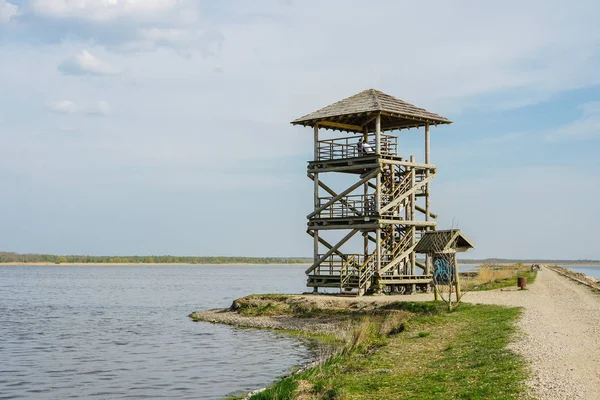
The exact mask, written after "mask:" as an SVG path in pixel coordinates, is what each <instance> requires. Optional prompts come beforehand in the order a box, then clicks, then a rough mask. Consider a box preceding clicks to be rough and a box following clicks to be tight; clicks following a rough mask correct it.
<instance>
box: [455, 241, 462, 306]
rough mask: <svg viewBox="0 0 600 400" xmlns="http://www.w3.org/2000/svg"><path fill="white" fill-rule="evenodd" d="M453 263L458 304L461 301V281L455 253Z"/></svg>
mask: <svg viewBox="0 0 600 400" xmlns="http://www.w3.org/2000/svg"><path fill="white" fill-rule="evenodd" d="M453 262H454V282H456V302H458V301H459V300H460V296H461V294H460V280H459V278H458V276H459V275H458V260H457V257H456V252H454V255H453Z"/></svg>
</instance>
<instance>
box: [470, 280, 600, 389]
mask: <svg viewBox="0 0 600 400" xmlns="http://www.w3.org/2000/svg"><path fill="white" fill-rule="evenodd" d="M464 300H465V301H468V302H471V303H485V304H500V305H507V306H520V307H523V308H524V311H523V317H522V318H521V320H520V321H519V327H520V328H521V331H522V332H523V334H522V335H521V337H519V338H518V340H517V341H516V342H515V343H513V345H512V347H513V349H514V350H516V351H517V352H518V353H520V354H522V355H523V356H524V357H525V358H527V359H528V360H530V361H531V368H532V372H533V377H532V379H531V382H530V386H531V387H532V389H533V394H534V395H535V396H536V397H537V398H539V399H543V400H545V399H590V400H596V399H600V295H598V294H594V293H593V292H592V291H591V290H590V289H588V288H587V287H585V286H582V285H579V284H577V283H574V282H572V281H570V280H568V279H567V278H564V277H562V276H560V275H558V274H557V273H556V272H554V271H551V270H549V269H546V268H544V269H543V270H542V271H540V272H539V273H538V277H537V279H536V281H535V284H533V285H531V286H530V287H529V290H527V291H518V290H511V291H490V292H472V293H468V294H466V295H465V297H464Z"/></svg>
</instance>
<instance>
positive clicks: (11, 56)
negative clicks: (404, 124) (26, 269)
mask: <svg viewBox="0 0 600 400" xmlns="http://www.w3.org/2000/svg"><path fill="white" fill-rule="evenodd" d="M598 15H600V3H599V2H597V0H579V1H577V2H572V1H556V0H543V1H538V0H528V1H522V0H521V1H512V0H507V1H503V2H487V1H486V2H483V1H475V0H473V1H462V0H456V1H452V2H449V1H441V0H440V1H429V2H423V1H378V0H371V1H352V2H349V1H347V0H339V1H310V0H306V1H299V0H287V1H284V0H279V1H277V0H273V1H262V0H253V1H241V0H238V1H236V0H231V1H201V0H137V1H136V0H31V1H25V0H22V1H18V0H8V1H7V0H0V188H1V190H0V251H2V250H3V251H15V252H22V253H52V254H90V255H118V254H121V255H135V254H137V255H151V254H176V255H206V256H212V255H239V256H242V255H244V256H310V255H311V254H312V249H311V246H312V239H311V238H310V237H309V236H308V235H307V234H306V215H307V214H308V213H309V212H310V211H311V207H312V182H311V181H310V180H309V179H308V178H307V177H306V162H307V161H308V160H309V159H310V158H311V157H312V152H313V144H312V140H313V135H312V130H311V129H310V128H302V127H296V126H291V125H290V123H289V122H290V121H292V120H293V119H295V118H297V117H300V116H302V115H305V114H307V113H309V112H312V111H314V110H317V109H319V108H321V107H324V106H326V105H328V104H330V103H333V102H335V101H337V100H340V99H342V98H345V97H348V96H351V95H353V94H355V93H357V92H360V91H362V90H364V89H369V88H375V89H378V90H381V91H384V92H386V93H388V94H391V95H393V96H396V97H398V98H401V99H404V100H406V101H408V102H409V103H412V104H415V105H417V106H420V107H423V108H426V109H428V110H430V111H433V112H436V113H438V114H441V115H443V116H445V117H446V118H449V119H451V120H452V121H454V123H453V124H452V125H449V126H440V127H436V128H432V133H431V135H432V137H431V140H432V143H431V157H432V162H433V163H434V164H436V165H437V167H438V174H437V176H436V178H435V179H434V181H433V182H432V200H431V204H432V210H433V211H434V212H435V213H437V214H439V216H440V217H439V219H438V228H439V229H444V228H450V227H458V228H460V229H462V231H463V233H464V234H465V235H466V236H467V237H469V238H470V239H471V240H472V241H473V242H474V243H475V245H476V249H474V250H472V251H470V252H469V253H467V255H465V256H466V257H470V258H485V257H502V258H545V259H550V258H553V259H556V258H560V259H600V245H598V239H599V235H598V233H597V232H598V229H599V227H600V207H598V204H599V199H600V157H599V154H600V73H599V72H598V71H600V25H598V23H597V16H598ZM341 135H343V134H341ZM399 137H400V139H399V143H400V145H399V147H400V153H401V155H403V156H408V155H410V154H414V155H415V157H416V158H417V160H423V149H422V140H423V133H422V131H421V132H420V131H416V130H410V131H403V132H401V133H400V134H399Z"/></svg>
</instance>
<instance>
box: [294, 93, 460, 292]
mask: <svg viewBox="0 0 600 400" xmlns="http://www.w3.org/2000/svg"><path fill="white" fill-rule="evenodd" d="M291 123H292V124H294V125H302V126H310V127H312V128H313V131H314V156H313V159H312V160H311V161H309V162H308V177H309V178H310V179H311V180H313V182H314V205H313V206H314V207H313V211H312V212H311V213H310V214H308V216H307V218H308V231H307V232H308V234H309V235H311V236H312V237H313V238H314V254H313V264H312V265H311V266H310V268H308V269H307V270H306V274H307V275H308V283H307V286H309V287H313V288H314V290H315V291H318V288H320V287H328V288H339V289H340V291H341V292H343V293H354V294H357V295H361V294H363V293H365V292H366V291H368V290H374V291H380V290H381V289H382V288H385V289H386V290H389V291H392V292H414V291H415V290H417V289H418V288H421V289H423V290H428V287H429V284H430V282H431V279H432V271H431V269H430V268H429V267H428V265H429V263H425V264H423V263H420V262H418V261H417V259H416V256H415V246H416V245H417V242H418V241H419V239H420V238H421V237H422V236H423V235H424V234H425V233H426V232H428V231H430V230H434V229H435V227H436V223H435V221H434V220H435V219H436V215H435V214H433V213H432V212H431V210H430V184H431V180H432V179H433V178H434V177H435V175H436V166H435V165H433V164H431V161H430V151H429V143H430V140H429V139H430V137H429V129H430V127H431V126H437V125H444V124H450V123H451V121H450V120H448V119H446V118H444V117H442V116H440V115H438V114H435V113H432V112H430V111H427V110H425V109H423V108H419V107H416V106H414V105H412V104H409V103H407V102H405V101H403V100H400V99H397V98H395V97H392V96H390V95H388V94H385V93H383V92H380V91H378V90H375V89H369V90H365V91H362V92H360V93H358V94H356V95H354V96H351V97H348V98H346V99H344V100H341V101H338V102H336V103H334V104H331V105H329V106H327V107H324V108H322V109H320V110H318V111H315V112H313V113H310V114H308V115H305V116H303V117H301V118H298V119H296V120H294V121H292V122H291ZM411 128H423V133H424V143H425V146H424V152H423V155H424V159H423V161H422V162H417V161H416V160H415V157H414V156H410V157H409V158H408V159H405V158H403V157H401V156H399V155H398V136H397V135H398V132H399V131H400V130H404V129H411ZM328 131H333V132H334V133H335V132H338V131H339V132H343V133H345V135H342V136H338V137H336V136H333V137H332V135H331V134H329V137H326V138H323V137H322V136H321V135H323V134H328V133H329V132H328ZM342 175H343V176H342ZM342 178H346V179H345V181H346V182H348V181H350V183H347V184H346V185H345V186H343V187H342V188H341V189H339V190H336V189H334V187H333V185H332V184H329V185H328V184H326V183H325V181H327V180H330V182H332V183H333V182H336V183H337V182H340V181H342V180H344V179H342ZM348 178H350V179H348ZM336 232H337V233H338V234H337V235H336V234H335V233H336ZM339 232H344V233H346V234H345V235H344V236H343V237H342V235H341V234H339ZM359 234H360V235H362V241H360V240H358V242H359V243H360V244H359V245H358V246H357V243H356V242H357V239H359V237H360V235H359ZM328 235H330V236H331V237H335V239H329V238H327V236H328ZM355 236H356V237H355ZM352 242H354V245H352ZM417 268H420V269H421V271H419V272H418V271H417Z"/></svg>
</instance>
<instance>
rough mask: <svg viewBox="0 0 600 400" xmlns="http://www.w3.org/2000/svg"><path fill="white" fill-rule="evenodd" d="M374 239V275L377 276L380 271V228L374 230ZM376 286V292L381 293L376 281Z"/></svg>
mask: <svg viewBox="0 0 600 400" xmlns="http://www.w3.org/2000/svg"><path fill="white" fill-rule="evenodd" d="M375 239H376V240H377V243H376V246H377V247H376V248H375V251H376V252H377V254H376V256H375V257H376V260H375V271H376V274H375V276H377V277H379V271H381V228H377V229H376V230H375ZM377 284H378V286H377V293H381V289H380V286H379V282H377Z"/></svg>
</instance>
